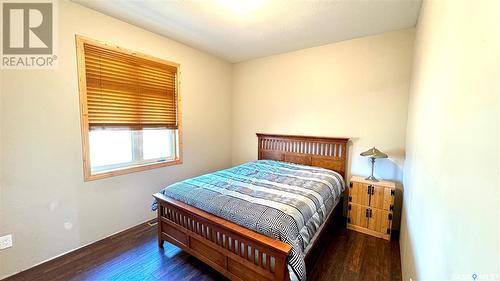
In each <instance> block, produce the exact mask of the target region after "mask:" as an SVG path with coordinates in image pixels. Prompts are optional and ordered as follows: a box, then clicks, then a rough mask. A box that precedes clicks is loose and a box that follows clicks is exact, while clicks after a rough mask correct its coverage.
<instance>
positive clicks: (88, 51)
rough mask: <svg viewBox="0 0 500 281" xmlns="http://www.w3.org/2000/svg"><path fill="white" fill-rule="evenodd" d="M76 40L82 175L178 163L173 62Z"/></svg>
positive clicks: (176, 81)
mask: <svg viewBox="0 0 500 281" xmlns="http://www.w3.org/2000/svg"><path fill="white" fill-rule="evenodd" d="M76 41H77V57H78V75H79V84H80V112H81V123H82V124H81V126H82V143H83V162H84V163H83V164H84V165H83V166H84V175H85V180H94V179H99V178H105V177H109V176H114V175H120V174H124V173H130V172H136V171H141V170H146V169H152V168H158V167H163V166H167V165H172V164H180V163H181V162H182V160H181V154H182V153H181V146H180V139H181V131H180V118H179V93H178V85H179V77H178V76H179V65H178V64H176V63H172V62H168V61H164V60H161V59H157V58H153V57H150V56H146V55H142V54H138V53H135V52H131V51H127V50H124V49H122V48H119V47H115V46H111V45H108V44H104V43H100V42H97V41H95V40H91V39H86V38H82V37H80V36H77V40H76Z"/></svg>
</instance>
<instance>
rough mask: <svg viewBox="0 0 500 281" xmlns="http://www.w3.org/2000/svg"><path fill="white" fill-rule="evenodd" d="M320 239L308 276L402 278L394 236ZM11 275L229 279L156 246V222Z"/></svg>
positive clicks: (336, 234)
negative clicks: (392, 239) (154, 224)
mask: <svg viewBox="0 0 500 281" xmlns="http://www.w3.org/2000/svg"><path fill="white" fill-rule="evenodd" d="M318 243H321V244H319V247H318V249H319V251H318V258H317V262H316V263H315V265H314V267H313V269H312V270H311V271H310V272H308V280H314V281H320V280H321V281H323V280H324V281H326V280H328V281H335V280H346V281H357V280H359V281H360V280H367V281H376V280H397V281H399V280H401V266H400V256H399V243H398V242H397V241H391V242H387V241H385V240H382V239H379V238H375V237H371V236H368V235H365V234H361V233H357V232H353V231H350V230H347V229H345V228H344V227H333V228H332V229H330V230H329V231H328V232H327V233H325V235H324V237H323V239H322V240H321V241H318ZM15 280H16V281H17V280H30V281H36V280H50V281H57V280H98V281H100V280H186V281H187V280H196V281H202V280H227V279H226V278H225V277H224V276H222V275H220V274H219V273H217V272H216V271H215V270H213V269H211V268H210V267H208V266H207V265H205V264H203V263H202V262H200V261H198V260H197V259H196V258H193V257H191V256H189V255H188V254H186V253H185V252H183V251H181V250H180V249H179V248H177V247H175V246H173V245H171V244H169V243H165V249H164V250H162V249H159V248H158V246H157V243H156V226H153V227H152V226H149V225H148V224H146V223H145V224H142V225H139V226H137V227H134V228H132V229H130V230H128V231H125V232H123V233H119V234H117V235H115V236H112V237H110V238H107V239H104V240H102V241H99V242H97V243H94V244H92V245H90V246H87V247H85V248H82V249H80V250H77V251H75V252H72V253H70V254H67V255H65V256H63V257H60V258H57V259H55V260H52V261H49V262H47V263H44V264H42V265H39V266H37V267H34V268H32V269H29V270H27V271H24V272H21V273H19V274H17V275H14V276H11V277H9V278H7V279H5V281H15Z"/></svg>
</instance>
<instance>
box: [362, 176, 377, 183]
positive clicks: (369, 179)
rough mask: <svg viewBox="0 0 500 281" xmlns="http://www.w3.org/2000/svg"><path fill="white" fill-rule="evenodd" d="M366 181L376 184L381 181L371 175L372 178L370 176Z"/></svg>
mask: <svg viewBox="0 0 500 281" xmlns="http://www.w3.org/2000/svg"><path fill="white" fill-rule="evenodd" d="M365 180H368V181H375V182H377V181H379V180H378V179H377V178H375V177H374V176H373V175H371V176H369V177H367V178H365Z"/></svg>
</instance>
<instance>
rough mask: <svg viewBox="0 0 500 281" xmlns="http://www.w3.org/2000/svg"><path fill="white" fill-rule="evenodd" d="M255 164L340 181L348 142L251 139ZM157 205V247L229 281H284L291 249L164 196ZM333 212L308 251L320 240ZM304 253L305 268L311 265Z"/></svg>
mask: <svg viewBox="0 0 500 281" xmlns="http://www.w3.org/2000/svg"><path fill="white" fill-rule="evenodd" d="M257 137H258V159H259V160H260V159H271V160H281V161H286V162H292V163H297V164H305V165H311V166H318V167H323V168H326V169H330V170H334V171H336V172H338V173H340V174H341V175H342V176H343V177H345V167H346V161H347V142H348V141H349V139H348V138H330V137H308V136H288V135H269V134H257ZM153 196H154V197H155V198H156V200H157V202H158V246H159V247H160V248H163V242H164V241H168V242H170V243H172V244H174V245H176V246H178V247H180V248H181V249H183V250H184V251H186V252H188V253H189V254H191V255H192V256H194V257H196V258H198V259H200V260H201V261H203V262H205V263H206V264H208V265H209V266H211V267H212V268H214V269H215V270H217V271H219V272H220V273H222V274H223V275H224V276H226V277H228V278H229V279H231V280H276V281H285V280H289V274H288V269H287V266H286V258H287V256H288V254H289V253H290V251H291V249H292V247H291V246H290V245H289V244H286V243H284V242H281V241H278V240H275V239H272V238H269V237H267V236H264V235H262V234H260V233H257V232H255V231H253V230H250V229H248V228H245V227H242V226H239V225H237V224H234V223H232V222H230V221H228V220H225V219H222V218H220V217H217V216H214V215H212V214H209V213H207V212H205V211H202V210H200V209H197V208H195V207H191V206H189V205H187V204H184V203H182V202H179V201H177V200H174V199H171V198H169V197H166V196H164V195H163V194H161V193H156V194H154V195H153ZM339 210H340V213H342V212H341V211H342V202H339V203H338V204H337V206H336V207H335V210H333V211H332V212H331V213H330V214H329V216H328V218H327V220H326V221H325V223H324V226H323V227H322V229H321V230H320V232H319V234H318V237H317V238H316V240H315V242H314V243H313V247H315V245H316V244H317V243H316V242H317V241H318V240H320V239H319V238H320V236H321V234H322V233H323V232H324V229H326V226H327V224H329V222H330V221H331V220H332V218H333V217H334V215H333V214H334V213H335V214H338V213H339ZM311 250H313V249H309V251H308V252H307V254H306V264H308V260H310V259H311V257H310V255H309V253H311V252H312V251H311Z"/></svg>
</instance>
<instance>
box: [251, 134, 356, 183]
mask: <svg viewBox="0 0 500 281" xmlns="http://www.w3.org/2000/svg"><path fill="white" fill-rule="evenodd" d="M257 138H258V153H259V155H258V159H259V160H263V159H269V160H278V161H285V162H291V163H296V164H305V165H310V166H317V167H322V168H326V169H330V170H333V171H336V172H338V173H339V174H341V175H342V176H343V177H345V172H346V163H347V142H348V141H349V138H332V137H311V136H292V135H274V134H257Z"/></svg>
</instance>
